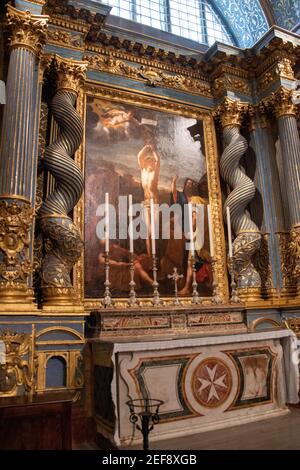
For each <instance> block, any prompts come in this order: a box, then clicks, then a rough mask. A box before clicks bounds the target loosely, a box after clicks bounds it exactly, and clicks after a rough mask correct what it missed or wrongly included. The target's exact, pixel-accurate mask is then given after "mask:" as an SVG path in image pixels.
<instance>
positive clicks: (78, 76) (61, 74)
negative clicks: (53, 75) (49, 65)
mask: <svg viewBox="0 0 300 470" xmlns="http://www.w3.org/2000/svg"><path fill="white" fill-rule="evenodd" d="M54 62H55V69H56V72H57V76H58V80H57V89H58V90H64V91H71V92H73V93H76V95H78V92H79V89H80V87H81V86H82V85H83V83H84V80H85V73H86V69H87V66H88V63H87V62H82V61H79V60H73V59H66V58H64V57H59V56H55V57H54Z"/></svg>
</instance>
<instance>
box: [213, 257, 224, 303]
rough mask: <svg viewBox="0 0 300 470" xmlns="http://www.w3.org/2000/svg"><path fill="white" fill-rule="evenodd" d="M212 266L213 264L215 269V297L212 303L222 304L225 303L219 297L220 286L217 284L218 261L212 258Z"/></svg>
mask: <svg viewBox="0 0 300 470" xmlns="http://www.w3.org/2000/svg"><path fill="white" fill-rule="evenodd" d="M211 264H212V269H213V285H212V288H213V296H212V302H213V303H214V304H217V305H219V304H222V303H223V301H222V299H221V297H220V296H219V294H218V289H217V288H218V284H217V282H216V264H217V261H216V259H214V258H212V260H211Z"/></svg>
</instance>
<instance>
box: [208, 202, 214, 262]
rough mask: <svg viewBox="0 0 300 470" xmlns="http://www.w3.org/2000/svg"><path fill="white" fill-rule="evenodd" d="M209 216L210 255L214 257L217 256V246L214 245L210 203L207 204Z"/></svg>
mask: <svg viewBox="0 0 300 470" xmlns="http://www.w3.org/2000/svg"><path fill="white" fill-rule="evenodd" d="M207 216H208V232H209V247H210V256H211V257H212V258H214V256H215V249H214V248H215V247H214V240H213V230H212V214H211V206H210V204H208V206H207Z"/></svg>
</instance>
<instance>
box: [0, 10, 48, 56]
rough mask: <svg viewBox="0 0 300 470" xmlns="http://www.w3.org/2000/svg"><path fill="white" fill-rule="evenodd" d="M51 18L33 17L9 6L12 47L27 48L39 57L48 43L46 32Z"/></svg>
mask: <svg viewBox="0 0 300 470" xmlns="http://www.w3.org/2000/svg"><path fill="white" fill-rule="evenodd" d="M48 20H49V16H47V15H33V14H31V13H30V12H28V11H20V10H17V9H16V8H14V7H12V6H11V5H8V6H7V24H8V26H9V28H10V30H11V35H10V46H11V47H12V48H14V47H25V48H26V49H29V50H30V51H32V52H33V53H34V54H36V55H37V56H38V55H39V54H40V53H41V50H42V47H43V45H44V44H45V42H46V30H47V22H48Z"/></svg>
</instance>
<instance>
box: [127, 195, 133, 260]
mask: <svg viewBox="0 0 300 470" xmlns="http://www.w3.org/2000/svg"><path fill="white" fill-rule="evenodd" d="M128 216H129V250H130V253H133V225H132V194H129V214H128Z"/></svg>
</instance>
